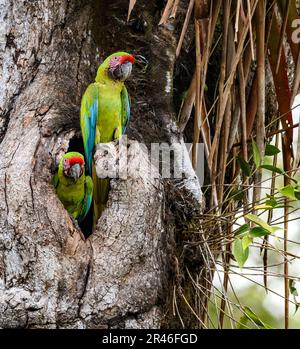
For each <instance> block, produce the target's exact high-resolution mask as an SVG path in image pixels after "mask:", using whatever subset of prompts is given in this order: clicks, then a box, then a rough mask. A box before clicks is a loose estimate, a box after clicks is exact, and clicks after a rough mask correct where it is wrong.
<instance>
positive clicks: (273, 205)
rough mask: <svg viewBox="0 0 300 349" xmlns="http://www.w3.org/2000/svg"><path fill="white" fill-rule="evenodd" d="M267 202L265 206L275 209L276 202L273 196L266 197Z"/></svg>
mask: <svg viewBox="0 0 300 349" xmlns="http://www.w3.org/2000/svg"><path fill="white" fill-rule="evenodd" d="M267 197H268V200H267V201H266V205H267V206H272V207H274V208H275V207H276V206H277V205H278V202H277V200H276V199H275V198H274V196H271V195H267Z"/></svg>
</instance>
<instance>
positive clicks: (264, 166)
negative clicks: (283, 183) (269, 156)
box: [260, 165, 285, 176]
mask: <svg viewBox="0 0 300 349" xmlns="http://www.w3.org/2000/svg"><path fill="white" fill-rule="evenodd" d="M260 168H262V169H264V170H267V171H271V172H274V173H278V174H281V175H283V176H285V172H284V171H283V170H281V169H280V168H278V167H275V166H272V165H262V166H260Z"/></svg>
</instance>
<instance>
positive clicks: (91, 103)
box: [80, 84, 99, 175]
mask: <svg viewBox="0 0 300 349" xmlns="http://www.w3.org/2000/svg"><path fill="white" fill-rule="evenodd" d="M98 105H99V89H98V84H91V85H90V86H89V87H88V88H87V90H86V91H85V93H84V95H83V97H82V101H81V109H80V126H81V132H82V138H83V146H84V152H85V158H86V161H87V172H88V174H89V175H91V174H92V161H93V152H94V146H95V133H96V123H97V116H98Z"/></svg>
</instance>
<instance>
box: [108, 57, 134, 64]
mask: <svg viewBox="0 0 300 349" xmlns="http://www.w3.org/2000/svg"><path fill="white" fill-rule="evenodd" d="M126 62H130V63H132V64H133V63H134V62H135V58H134V56H132V55H124V56H113V57H112V58H111V59H110V66H111V67H117V66H118V65H120V64H123V63H126Z"/></svg>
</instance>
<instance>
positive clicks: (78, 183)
mask: <svg viewBox="0 0 300 349" xmlns="http://www.w3.org/2000/svg"><path fill="white" fill-rule="evenodd" d="M53 182H54V187H55V189H56V193H57V195H58V197H59V199H60V201H61V202H62V203H63V205H64V207H65V209H66V210H67V211H68V212H69V213H70V214H71V215H72V216H73V218H74V219H77V221H78V222H79V223H80V222H82V221H83V219H84V218H85V216H86V215H87V213H88V211H89V209H90V207H91V204H92V197H93V181H92V178H91V177H90V176H86V175H85V168H84V157H83V156H82V155H81V154H80V153H76V152H70V153H67V154H65V155H64V156H63V157H62V159H61V161H60V163H59V166H58V170H57V172H56V173H55V175H54V178H53Z"/></svg>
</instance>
